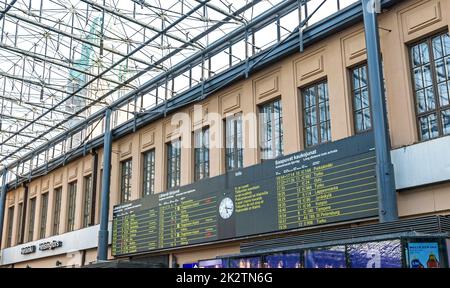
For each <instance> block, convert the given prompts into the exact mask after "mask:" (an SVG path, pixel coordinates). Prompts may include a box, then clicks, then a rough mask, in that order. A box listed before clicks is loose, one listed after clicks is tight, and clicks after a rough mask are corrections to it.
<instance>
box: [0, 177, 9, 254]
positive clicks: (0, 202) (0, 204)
mask: <svg viewBox="0 0 450 288" xmlns="http://www.w3.org/2000/svg"><path fill="white" fill-rule="evenodd" d="M7 174H8V170H7V169H4V170H3V175H2V189H1V191H0V248H1V247H2V242H3V222H4V218H5V202H6V193H7V192H8V189H7V186H8V184H7V183H6V175H7Z"/></svg>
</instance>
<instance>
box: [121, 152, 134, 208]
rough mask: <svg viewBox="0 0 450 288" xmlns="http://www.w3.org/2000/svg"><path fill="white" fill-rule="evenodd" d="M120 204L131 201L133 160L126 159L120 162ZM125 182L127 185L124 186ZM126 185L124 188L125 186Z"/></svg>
mask: <svg viewBox="0 0 450 288" xmlns="http://www.w3.org/2000/svg"><path fill="white" fill-rule="evenodd" d="M119 167H120V191H119V192H120V195H119V196H120V197H119V200H120V203H125V202H128V201H130V200H131V190H132V187H131V185H132V184H131V182H132V177H133V158H128V159H124V160H122V161H120V166H119ZM125 180H126V181H127V182H128V184H127V185H126V184H125ZM125 185H126V186H125Z"/></svg>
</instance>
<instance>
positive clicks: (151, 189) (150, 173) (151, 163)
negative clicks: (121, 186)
mask: <svg viewBox="0 0 450 288" xmlns="http://www.w3.org/2000/svg"><path fill="white" fill-rule="evenodd" d="M143 157H144V171H143V172H144V175H143V176H144V177H142V180H143V183H142V187H143V193H142V194H143V196H146V195H150V194H153V193H155V150H150V151H147V152H145V153H144V154H143Z"/></svg>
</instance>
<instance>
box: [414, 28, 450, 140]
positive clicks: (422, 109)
mask: <svg viewBox="0 0 450 288" xmlns="http://www.w3.org/2000/svg"><path fill="white" fill-rule="evenodd" d="M410 52H411V64H412V75H413V82H414V87H413V88H414V94H415V99H416V113H417V122H418V127H419V136H420V139H421V140H428V139H433V138H436V137H439V136H443V135H448V134H450V94H449V91H450V36H449V34H448V33H445V34H441V35H437V36H433V37H430V38H427V39H425V40H424V41H422V42H420V43H418V44H415V45H413V46H412V47H411V50H410Z"/></svg>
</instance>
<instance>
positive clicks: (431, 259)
mask: <svg viewBox="0 0 450 288" xmlns="http://www.w3.org/2000/svg"><path fill="white" fill-rule="evenodd" d="M408 254H409V267H410V268H439V267H440V259H439V244H438V243H437V242H411V243H408Z"/></svg>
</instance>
